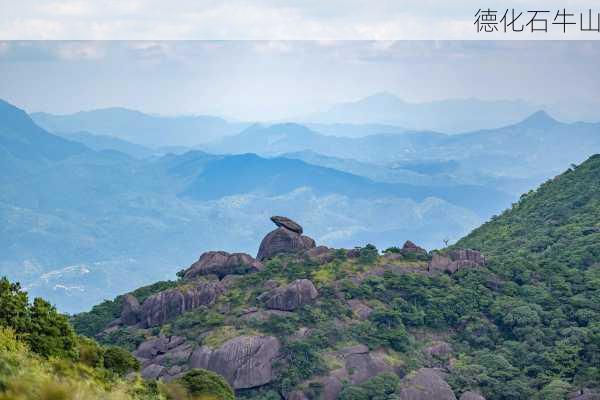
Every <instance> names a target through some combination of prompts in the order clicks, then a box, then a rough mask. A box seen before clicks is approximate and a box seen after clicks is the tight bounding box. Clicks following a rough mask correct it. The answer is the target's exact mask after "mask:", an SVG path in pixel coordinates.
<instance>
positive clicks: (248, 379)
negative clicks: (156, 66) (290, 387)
mask: <svg viewBox="0 0 600 400" xmlns="http://www.w3.org/2000/svg"><path fill="white" fill-rule="evenodd" d="M280 348H281V345H280V343H279V340H277V338H275V337H272V336H238V337H236V338H233V339H230V340H228V341H226V342H225V343H223V345H221V346H220V347H219V348H218V349H211V348H210V347H208V346H201V347H199V348H197V349H196V350H194V352H193V353H192V356H191V358H190V366H191V367H192V368H203V369H208V370H211V371H214V372H216V373H217V374H219V375H222V376H223V377H224V378H225V379H226V380H227V381H228V382H229V384H231V386H232V387H233V388H234V389H247V388H253V387H257V386H262V385H265V384H267V383H269V382H271V381H272V380H273V379H274V377H275V376H274V371H273V367H272V366H273V363H274V362H275V360H276V359H277V357H279V350H280Z"/></svg>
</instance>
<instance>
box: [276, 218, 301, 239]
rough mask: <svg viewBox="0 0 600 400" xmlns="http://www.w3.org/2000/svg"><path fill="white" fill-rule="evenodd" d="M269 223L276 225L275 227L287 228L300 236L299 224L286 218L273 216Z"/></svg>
mask: <svg viewBox="0 0 600 400" xmlns="http://www.w3.org/2000/svg"><path fill="white" fill-rule="evenodd" d="M271 221H273V223H274V224H275V225H277V227H283V228H287V229H289V230H290V231H292V232H296V233H298V234H300V235H302V227H301V226H300V224H298V223H297V222H295V221H292V220H291V219H289V218H288V217H280V216H277V215H275V216H273V217H271Z"/></svg>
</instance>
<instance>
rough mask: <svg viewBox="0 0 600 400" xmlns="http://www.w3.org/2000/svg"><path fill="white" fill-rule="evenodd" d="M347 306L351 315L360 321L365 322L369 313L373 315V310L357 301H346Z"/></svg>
mask: <svg viewBox="0 0 600 400" xmlns="http://www.w3.org/2000/svg"><path fill="white" fill-rule="evenodd" d="M348 305H349V306H350V309H351V310H352V313H353V314H354V315H355V316H356V317H357V318H358V319H361V320H365V319H367V318H369V316H370V315H371V313H373V309H372V308H371V307H369V306H368V305H366V304H365V303H363V302H362V301H360V300H357V299H351V300H348Z"/></svg>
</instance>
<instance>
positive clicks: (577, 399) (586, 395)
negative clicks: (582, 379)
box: [569, 388, 600, 400]
mask: <svg viewBox="0 0 600 400" xmlns="http://www.w3.org/2000/svg"><path fill="white" fill-rule="evenodd" d="M569 400H600V392H597V391H594V390H592V389H587V388H584V389H580V390H578V391H577V392H575V393H571V394H570V395H569Z"/></svg>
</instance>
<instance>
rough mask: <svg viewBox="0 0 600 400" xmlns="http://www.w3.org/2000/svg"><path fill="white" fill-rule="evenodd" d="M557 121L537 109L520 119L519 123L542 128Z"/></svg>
mask: <svg viewBox="0 0 600 400" xmlns="http://www.w3.org/2000/svg"><path fill="white" fill-rule="evenodd" d="M557 123H558V121H557V120H555V119H554V118H552V117H551V116H550V115H549V114H548V113H547V112H546V111H544V110H539V111H536V112H534V113H533V114H531V115H530V116H529V117H527V118H525V119H524V120H523V121H521V123H520V125H527V126H531V127H538V128H543V127H547V126H551V125H555V124H557Z"/></svg>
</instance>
